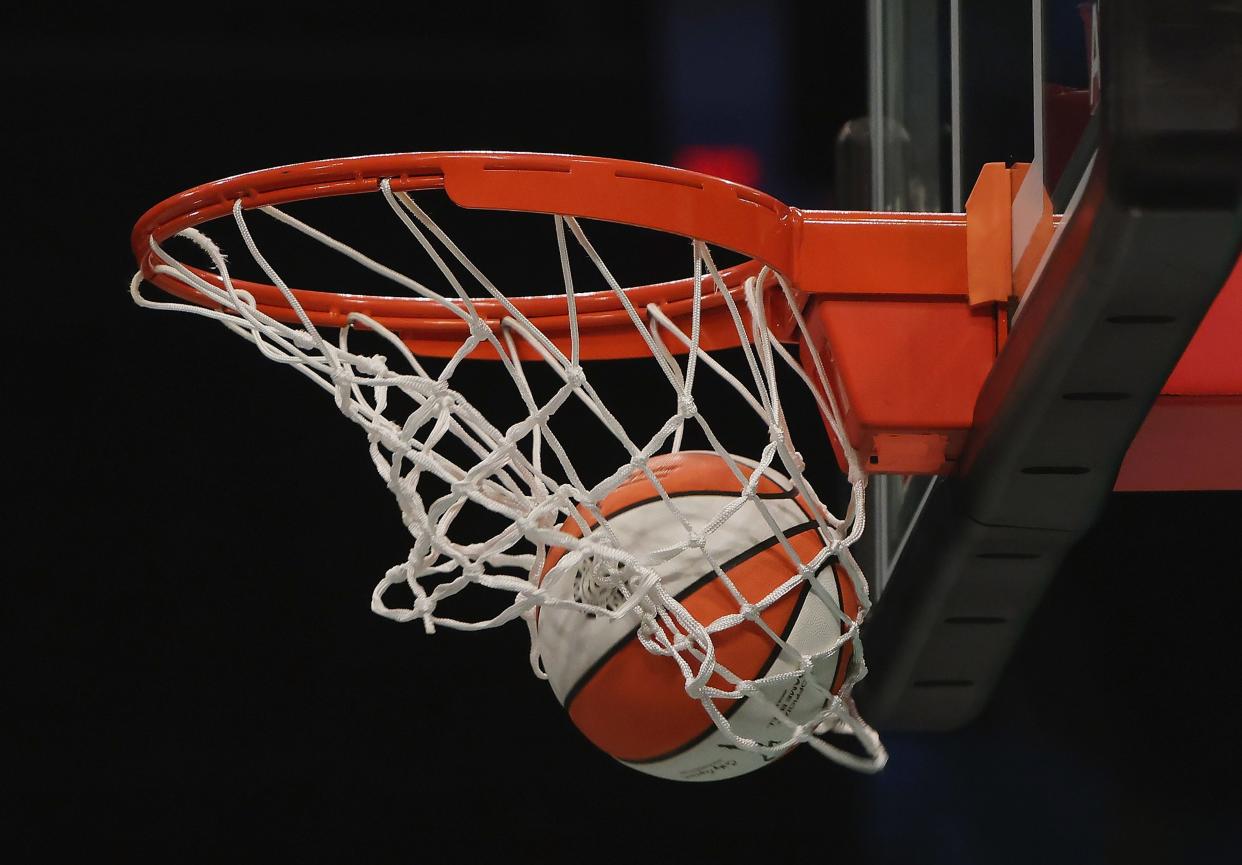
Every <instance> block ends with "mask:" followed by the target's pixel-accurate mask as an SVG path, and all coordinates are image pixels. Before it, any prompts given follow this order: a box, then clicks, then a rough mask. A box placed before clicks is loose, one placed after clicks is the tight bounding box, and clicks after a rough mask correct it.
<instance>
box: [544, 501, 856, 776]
mask: <svg viewBox="0 0 1242 865" xmlns="http://www.w3.org/2000/svg"><path fill="white" fill-rule="evenodd" d="M718 492H719V491H712V492H709V493H708V495H712V493H718ZM687 495H693V493H687ZM699 495H704V493H702V492H700V493H699ZM796 495H797V493H796V491H794V495H792V496H786V495H781V496H780V497H795V498H796ZM656 501H658V498H657V500H656ZM800 510H802V512H804V513H805V508H800ZM619 513H620V511H619ZM612 516H616V515H612ZM814 529H818V523H817V522H815V521H814V519H812V521H807V522H804V523H799V524H796V526H791V527H790V528H789V529H785V531H784V534H785V537H786V538H787V539H792V538H796V537H800V536H802V534H804V533H806V532H809V531H814ZM777 543H780V538H779V537H776V536H773V537H769V538H765V539H764V541H760V542H759V543H756V544H754V546H753V547H750V548H749V549H745V551H743V552H741V553H738V554H737V556H734V557H733V558H732V559H728V561H727V562H724V563H723V564H720V570H724V572H728V570H730V569H732V568H735V567H737V565H739V564H741V563H743V562H746V561H748V559H750V558H754V557H755V556H758V554H760V553H763V552H764V551H766V549H770V548H773V547H775V546H776V544H777ZM832 563H833V559H830V561H828V563H827V564H826V565H825V567H832ZM820 573H822V569H821V570H820ZM816 575H818V574H816ZM715 578H717V572H715V570H710V572H708V573H707V574H704V575H703V577H699V578H698V579H696V580H694V582H693V583H691V584H689V585H688V587H686V588H684V589H683V590H682V592H679V593H678V594H677V595H676V598H677V599H678V600H681V599H682V598H687V597H689V595H691V594H693V593H694V592H697V590H699V589H700V588H703V587H704V585H707V584H708V583H709V582H712V580H713V579H715ZM809 592H810V587H809V585H804V587H802V589H801V590H800V593H799V597H797V600H796V602H795V608H794V610H792V613H791V615H790V618H789V619H787V620H786V623H785V628H784V629H782V633H781V634H780V638H781V640H784V639H786V638H787V636H789V634H790V633H791V631H792V628H794V625H795V624H796V621H797V616H799V615H800V614H801V610H802V605H804V603H805V600H806V595H807V593H809ZM837 595H838V603H840V595H841V587H840V584H838V585H837ZM632 639H635V635H633V634H632V633H627V634H626V635H625V636H622V638H621V639H620V640H617V641H616V643H614V644H612V646H610V648H609V650H607V651H606V652H604V654H602V655H601V656H600V657H599V659H597V660H596V661H595V664H592V665H591V666H590V667H587V669H586V670H585V671H584V672H582V675H581V676H579V679H578V681H575V682H574V685H573V687H570V689H569V692H568V693H566V695H565V701H564V706H565V711H566V712H568V711H570V707H571V706H573V705H574V700H575V698H576V697H578V695H579V693H580V692H581V691H582V689H584V687H585V686H586V682H589V681H590V680H591V679H592V677H594V676H595V674H597V672H599V671H600V670H601V669H602V667H604V666H605V665H606V664H607V662H609V661H610V660H611V659H612V657H614V656H615V655H616V654H617V652H619V651H621V650H622V649H623V648H625V646H626V645H627V644H628V643H630V641H631V640H632ZM777 657H780V646H779V645H774V646H773V651H771V652H770V654H769V657H768V660H766V661H765V662H764V665H763V667H761V669H760V671H759V674H758V675H759V676H764V675H766V672H768V671H769V670H770V669H771V666H773V664H775V662H776V659H777ZM687 698H688V697H687ZM745 702H746V701H745V700H737V701H734V705H733V706H730V707H729V708H728V710H727V711H724V712H723V715H724V717H727V718H728V717H732V716H733V713H734V712H737V711H738V710H739V708H741V706H743V703H745ZM714 730H715V726H714V725H712V723H709V725H708V726H707V728H705V730H703V732H700V733H699V735H698V736H696V737H694V738H693V739H691V741H689V742H687V743H684V744H681V746H678V747H677V748H674V749H672V751H668V752H664V753H662V754H658V756H656V757H648V758H643V759H626V761H622V762H626V763H656V762H660V761H662V759H668V758H671V757H676V756H677V754H679V753H682V752H684V751H688V749H689V748H692V747H694V746H696V744H699V743H700V742H702V741H703V739H705V738H707V737H708V736H710V735H712V732H713V731H714Z"/></svg>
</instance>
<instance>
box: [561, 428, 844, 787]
mask: <svg viewBox="0 0 1242 865" xmlns="http://www.w3.org/2000/svg"><path fill="white" fill-rule="evenodd" d="M733 459H734V460H735V461H736V462H737V464H738V466H739V468H740V469H741V470H742V473H743V474H744V476H745V477H746V478H747V480H748V481H749V479H750V478H751V476H752V474H753V473H754V472H755V471H757V470H758V465H757V464H755V463H754V462H752V461H749V460H745V459H742V458H740V457H734V458H733ZM648 468H649V469H650V471H651V472H652V474H653V475H654V476H655V477H656V478H657V480H658V482H659V484H660V486H661V487H662V488H663V490H664V491H665V493H666V495H667V496H668V499H669V500H670V502H671V503H672V504H673V505H674V506H675V508H676V511H674V510H673V509H671V508H670V502H666V501H665V500H664V498H662V497H661V496H660V494H659V491H658V490H657V488H656V487H655V485H654V484H653V483H652V482H651V480H650V478H649V477H648V476H647V474H646V473H644V472H643V471H641V470H636V471H635V472H634V474H633V475H631V476H630V477H629V478H627V479H626V480H625V481H623V482H622V483H621V484H620V486H618V487H617V488H616V489H615V490H613V491H612V492H611V493H609V494H608V495H607V496H606V497H605V498H603V499H602V500H601V501H600V502H599V506H598V511H599V513H600V514H602V515H603V517H604V519H605V521H606V524H607V527H608V529H609V530H610V531H611V532H612V533H613V535H614V536H615V543H610V546H615V547H618V548H622V549H627V550H630V551H633V552H635V553H638V554H639V555H642V554H650V553H653V552H656V551H659V550H666V549H670V548H673V549H675V548H677V547H678V546H683V545H685V543H686V540H687V536H688V532H687V525H688V526H689V528H690V530H691V531H693V532H694V533H696V534H700V533H701V534H700V536H701V538H702V546H701V547H700V546H696V545H690V546H689V547H688V548H683V549H681V551H680V552H678V553H677V554H676V555H674V556H672V557H671V558H669V557H666V558H665V559H664V560H663V561H658V562H656V563H653V564H652V565H651V567H652V569H653V570H654V571H655V572H656V573H657V574H658V575H659V578H660V580H661V582H662V585H663V587H664V589H665V590H666V591H667V592H668V594H670V595H672V596H673V597H674V598H676V600H677V601H678V602H679V603H680V604H681V605H682V606H683V607H684V608H685V609H686V611H687V612H689V613H690V614H691V615H692V616H693V617H694V618H695V619H696V620H697V621H698V622H699V623H700V624H702V625H704V626H707V625H710V624H711V623H712V622H713V621H716V620H717V619H719V618H720V617H722V616H726V615H731V614H737V613H738V612H739V607H740V601H739V600H738V598H737V597H736V596H735V595H734V593H733V591H731V590H730V587H729V585H728V584H727V583H726V582H725V581H724V580H722V579H721V578H720V576H719V573H718V572H717V569H716V567H714V566H713V562H714V563H715V565H716V566H718V568H719V571H720V572H723V573H724V574H725V575H727V576H728V578H729V581H730V582H731V583H732V585H733V588H734V589H735V590H736V591H737V592H738V593H739V594H740V595H741V596H742V597H744V598H745V601H746V603H748V604H756V603H758V602H759V601H761V600H762V599H764V598H765V596H767V595H768V594H769V593H771V592H772V591H773V590H774V589H776V588H777V587H779V586H781V585H782V584H783V583H785V582H787V581H788V580H789V578H790V577H791V576H793V575H794V574H796V573H797V571H798V567H799V565H800V564H801V563H805V562H809V561H810V560H811V559H812V558H813V557H814V556H815V555H816V554H817V553H819V552H820V551H822V550H823V548H824V546H825V541H824V538H823V536H822V534H821V531H820V528H819V524H818V523H817V521H816V520H815V518H814V515H813V513H812V511H811V506H810V505H809V504H808V503H807V502H806V501H805V500H804V499H803V497H802V496H801V495H799V494H798V493H797V491H796V490H795V489H794V488H793V485H792V484H791V483H790V482H789V480H788V479H786V478H785V477H783V476H781V475H779V474H778V473H776V472H775V471H773V470H771V469H768V470H766V471H765V472H764V473H763V476H762V477H761V478H760V479H759V482H758V484H757V485H756V496H755V497H754V498H753V499H747V500H746V501H745V502H744V504H743V505H742V506H741V507H740V509H738V510H736V511H735V512H733V513H732V514H730V515H729V516H728V518H727V519H726V520H724V522H723V523H721V524H720V525H718V526H715V527H714V528H713V527H712V524H713V521H716V520H717V518H718V517H719V516H720V515H721V512H722V511H723V510H724V509H725V508H726V507H727V506H729V505H730V504H733V503H736V502H737V501H738V499H739V496H740V494H741V492H742V490H743V486H742V482H741V481H739V479H738V477H737V476H736V475H735V474H734V472H733V471H732V470H731V468H730V467H729V465H728V463H727V462H726V460H725V459H723V458H722V457H720V456H718V455H717V454H715V453H710V452H700V451H690V452H682V453H676V454H668V455H664V456H659V457H655V458H653V459H651V460H650V461H649V462H648ZM755 499H758V501H756V500H755ZM764 510H766V511H767V512H768V514H770V516H771V518H772V520H773V521H774V522H775V524H776V525H777V526H779V528H780V530H781V532H782V533H783V534H784V536H785V538H786V539H787V540H788V544H789V546H790V547H791V548H792V549H793V550H794V552H795V553H796V556H797V558H798V561H797V562H795V561H793V560H792V559H791V557H790V555H789V553H788V552H787V550H786V548H785V546H784V545H783V544H782V543H781V540H780V538H779V537H778V536H777V535H776V533H775V532H773V530H772V527H771V525H770V524H769V522H768V521H767V520H766V519H765V518H764V516H763V511H764ZM678 512H680V516H679V515H678ZM683 520H684V521H683ZM584 524H585V528H586V530H587V532H588V533H590V532H595V531H600V530H602V529H601V528H600V527H599V526H598V525H597V521H596V520H595V519H594V518H593V517H590V516H588V515H587V514H586V511H585V509H584V510H583V512H582V515H581V516H580V518H578V519H569V520H566V522H565V523H564V524H563V525H562V526H561V530H562V531H563V532H565V533H566V534H569V535H571V536H574V537H582V532H583V525H584ZM566 552H567V551H566V549H565V548H563V547H555V548H552V549H551V550H549V553H548V556H547V560H546V563H545V566H544V568H543V570H542V577H541V584H542V585H543V588H544V590H545V591H546V592H547V593H548V594H549V595H551V596H552V597H553V598H556V599H558V600H575V601H578V602H580V603H585V604H592V605H595V606H599V607H603V608H604V609H606V610H616V609H618V608H620V607H621V605H622V604H623V603H624V601H625V598H626V592H625V591H624V590H623V588H622V586H623V585H624V583H625V569H624V568H618V567H617V563H615V562H612V563H609V562H600V561H595V560H593V559H592V558H591V557H590V556H589V555H588V556H583V557H582V558H581V560H580V561H578V562H577V564H576V565H574V566H567V567H564V568H561V569H559V571H558V570H557V568H556V566H557V563H558V562H559V561H560V560H561V559H562V557H564V556H565V555H566ZM567 561H570V560H567ZM609 573H610V574H611V575H612V576H611V577H610V578H608V577H601V575H603V574H609ZM815 580H816V583H817V586H816V587H815V588H814V589H813V588H812V586H811V585H810V582H809V581H808V580H803V581H802V582H801V583H800V584H799V585H797V586H796V587H795V588H794V589H793V590H791V591H789V592H787V593H786V594H784V595H783V596H781V597H780V599H779V600H777V601H776V602H775V603H773V604H771V605H770V606H768V607H767V608H766V609H764V610H762V612H760V613H758V614H757V615H756V616H755V618H761V619H762V624H760V622H759V621H756V620H755V619H754V618H752V619H746V620H743V621H741V622H740V623H738V624H735V625H733V626H731V627H728V628H724V629H722V630H719V631H717V632H715V633H713V634H712V636H711V639H712V643H713V645H714V646H715V650H716V664H717V668H716V669H717V670H718V671H719V669H720V668H721V667H723V668H724V669H725V670H727V671H728V673H729V674H731V677H730V678H726V677H725V676H722V675H721V673H720V672H716V673H714V674H713V675H712V677H711V679H710V680H709V686H711V687H715V688H720V689H731V687H732V686H733V685H734V684H736V682H737V680H739V679H744V680H757V679H761V678H763V677H765V676H775V675H778V674H780V673H787V672H789V671H792V670H796V669H797V668H798V664H799V662H800V658H801V656H804V655H816V654H818V653H822V652H825V651H827V650H828V649H829V648H830V647H831V646H832V644H833V642H834V641H836V640H837V639H838V638H839V637H840V635H841V633H842V622H841V620H840V618H839V615H838V614H837V613H836V612H835V611H834V610H833V609H832V607H831V606H830V604H829V603H827V602H825V600H824V597H825V596H827V597H828V598H830V599H831V602H832V603H834V604H835V605H836V606H837V607H838V608H839V609H840V610H841V611H842V612H844V614H845V615H847V616H849V617H851V618H853V617H855V616H856V615H857V611H858V600H857V597H856V595H855V593H854V589H853V585H852V583H851V581H850V579H849V576H848V574H847V573H845V571H844V570H843V567H842V566H841V565H840V563H839V562H837V561H836V559H835V557H832V558H829V559H827V560H826V562H825V563H824V564H823V565H821V567H820V569H819V571H818V572H817V573H816V574H815ZM537 621H538V640H539V648H540V653H541V657H542V659H543V665H544V669H545V671H546V672H547V674H548V677H549V681H550V683H551V685H552V689H553V691H554V693H555V694H556V696H557V699H559V700H560V702H561V704H562V705H563V706H565V708H566V709H567V711H568V713H569V717H570V719H571V720H572V721H573V723H574V724H575V725H576V726H577V727H578V729H579V730H581V731H582V733H583V734H584V735H585V736H586V737H587V739H589V740H590V741H591V742H592V743H593V744H594V745H596V746H597V747H598V748H600V749H602V750H603V751H605V752H606V753H608V754H609V755H611V756H612V757H614V758H615V759H617V760H619V761H620V762H622V763H625V764H626V765H628V766H631V767H633V768H635V769H638V770H640V771H642V772H646V773H649V774H651V775H656V776H659V777H663V778H669V779H675V780H685V781H710V780H719V779H724V778H730V777H735V776H738V775H742V774H745V773H747V772H751V771H754V770H755V769H758V768H761V767H762V766H764V765H765V764H766V763H768V762H771V760H773V759H774V758H775V757H778V756H781V755H782V754H783V753H786V752H781V753H778V754H776V755H772V754H762V753H757V752H754V751H747V750H744V749H742V748H740V747H739V746H738V745H737V744H736V743H735V742H734V740H733V739H732V738H731V737H730V736H728V735H727V734H725V733H724V732H723V731H721V730H720V729H718V728H717V726H716V725H715V723H714V722H713V720H712V718H711V717H710V715H709V714H708V713H707V711H705V707H704V705H703V704H702V703H701V702H700V701H699V700H698V699H694V698H692V697H691V696H690V695H689V694H688V693H687V691H686V681H685V678H684V676H683V674H682V671H681V668H680V667H679V666H678V664H677V663H676V662H675V660H674V659H672V658H670V657H667V656H662V655H658V654H654V653H652V652H650V651H648V649H647V648H646V647H644V646H643V644H642V643H641V642H640V640H639V639H638V636H637V630H638V627H639V623H640V613H639V612H638V611H637V610H636V611H633V612H631V613H629V614H628V615H624V616H622V617H620V618H610V617H609V616H608V615H605V614H601V613H595V614H592V613H588V612H585V611H584V610H583V609H581V608H575V607H568V606H564V605H561V606H557V605H551V606H544V607H542V608H541V609H540V611H539V616H538V620H537ZM768 629H770V630H771V632H772V633H774V634H776V635H778V636H779V637H780V640H781V641H782V642H784V643H785V644H786V645H787V646H788V648H785V649H782V647H781V645H780V643H778V642H777V641H776V640H774V639H773V637H772V634H770V633H768ZM851 648H852V647H851V645H850V644H849V643H848V642H847V643H845V644H844V645H843V646H842V647H841V648H840V650H839V651H837V652H835V653H833V654H831V655H826V656H824V657H823V658H820V659H817V660H816V662H815V666H814V668H813V671H812V673H811V678H813V679H814V682H808V681H807V678H808V677H807V676H795V677H789V678H787V679H785V680H782V681H780V682H778V683H768V684H764V685H762V686H760V688H761V691H762V694H763V696H764V697H765V698H766V699H757V698H754V697H745V698H742V699H724V698H716V699H715V701H714V702H715V705H716V707H717V709H718V710H719V711H720V712H721V713H722V714H723V715H724V716H725V717H726V718H728V720H729V724H730V726H731V727H732V728H733V731H734V732H735V733H736V734H737V735H738V736H741V737H745V738H749V739H753V740H755V741H757V742H759V743H760V744H764V745H775V744H777V743H779V742H782V741H785V740H787V739H788V738H789V736H790V734H791V730H790V728H789V726H788V725H787V724H786V723H784V722H783V721H782V720H780V719H779V718H778V717H777V715H778V711H779V712H783V713H785V714H786V715H787V716H788V718H789V719H790V720H791V721H793V722H794V723H805V722H807V721H809V720H811V719H813V718H814V717H815V715H816V714H817V713H818V712H819V711H821V710H822V708H823V707H824V705H825V704H826V702H827V700H828V693H827V692H828V691H831V692H832V693H836V692H838V691H839V690H840V687H841V683H842V682H843V681H844V679H845V675H846V672H847V668H848V666H849V662H850V657H851ZM685 657H686V659H687V660H688V661H689V662H690V664H691V666H692V668H694V669H697V663H696V659H695V658H694V657H690V656H685ZM776 707H779V710H778V709H777V708H776Z"/></svg>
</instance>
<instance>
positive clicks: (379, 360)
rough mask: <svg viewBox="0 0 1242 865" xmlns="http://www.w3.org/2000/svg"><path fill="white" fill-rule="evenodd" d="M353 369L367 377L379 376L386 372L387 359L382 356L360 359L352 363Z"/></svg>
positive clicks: (375, 355) (376, 355)
mask: <svg viewBox="0 0 1242 865" xmlns="http://www.w3.org/2000/svg"><path fill="white" fill-rule="evenodd" d="M354 369H356V370H358V371H359V372H362V373H365V374H367V375H369V376H380V375H383V374H384V373H386V372H388V358H386V357H384V356H383V355H382V354H373V355H371V356H370V357H360V358H358V359H357V360H355V361H354Z"/></svg>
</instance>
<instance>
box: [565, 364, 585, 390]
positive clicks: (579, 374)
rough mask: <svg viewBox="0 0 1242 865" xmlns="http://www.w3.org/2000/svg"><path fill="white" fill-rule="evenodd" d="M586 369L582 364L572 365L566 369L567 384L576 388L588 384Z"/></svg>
mask: <svg viewBox="0 0 1242 865" xmlns="http://www.w3.org/2000/svg"><path fill="white" fill-rule="evenodd" d="M586 380H587V378H586V371H585V370H584V369H583V368H582V367H580V366H571V367H570V368H569V369H567V370H565V384H567V385H569V386H570V387H571V388H573V389H574V390H577V389H578V388H580V387H582V386H583V385H584V384H586Z"/></svg>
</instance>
